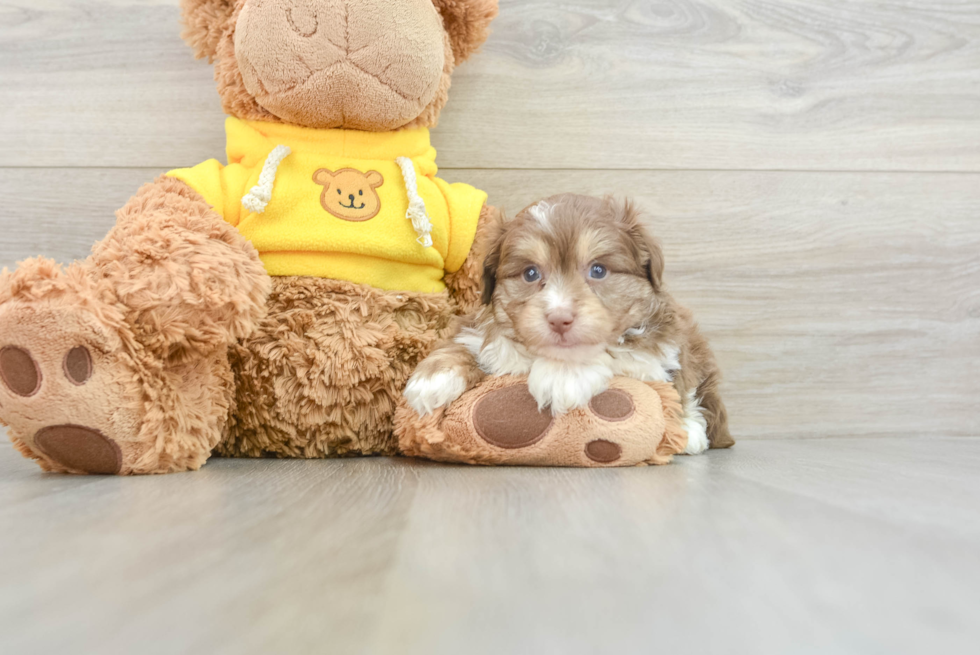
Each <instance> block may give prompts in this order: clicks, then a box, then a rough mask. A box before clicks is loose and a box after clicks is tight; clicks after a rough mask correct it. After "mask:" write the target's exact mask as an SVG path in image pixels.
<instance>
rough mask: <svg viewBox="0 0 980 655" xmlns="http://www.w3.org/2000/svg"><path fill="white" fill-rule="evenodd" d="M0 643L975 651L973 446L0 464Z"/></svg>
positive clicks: (977, 542)
mask: <svg viewBox="0 0 980 655" xmlns="http://www.w3.org/2000/svg"><path fill="white" fill-rule="evenodd" d="M0 530H2V534H3V537H2V539H0V586H2V593H0V652H3V653H11V654H13V653H17V654H22V653H35V652H36V653H69V652H92V653H100V654H106V653H236V654H243V653H305V652H331V653H393V654H394V653H398V654H404V655H408V654H415V653H418V654H419V655H442V654H446V655H456V654H459V653H467V654H473V655H480V654H483V653H486V654H497V653H561V654H563V655H579V654H584V653H651V652H664V653H697V654H701V653H746V654H750V655H768V654H770V653H771V654H773V655H785V654H786V653H821V654H823V653H835V654H836V653H889V654H892V655H895V654H902V653H910V654H921V653H975V652H976V644H977V643H978V640H980V622H978V621H977V617H978V616H980V565H978V564H980V562H978V560H980V440H978V439H972V438H948V439H892V440H889V441H888V442H887V443H886V442H883V441H882V440H880V439H840V440H838V439H828V440H793V441H789V440H787V441H745V442H743V443H741V444H739V445H738V446H737V447H736V448H735V449H733V450H731V451H728V452H716V453H711V454H710V455H708V456H704V457H694V458H685V459H683V460H681V461H679V462H678V463H677V464H675V465H672V466H667V467H660V468H633V469H614V470H608V469H607V470H558V469H486V468H466V467H454V466H444V465H438V464H427V463H423V462H413V461H409V460H398V459H359V460H347V461H277V462H270V461H264V460H263V461H254V460H252V461H249V460H215V461H212V462H211V463H209V464H208V465H207V466H205V467H204V469H203V470H201V471H199V472H197V473H188V474H181V475H172V476H165V477H153V478H137V479H119V478H104V477H65V476H46V475H41V474H39V473H38V472H37V471H36V470H35V469H34V468H32V467H30V466H26V464H25V462H24V461H23V460H21V459H20V458H19V457H18V456H16V455H15V454H14V453H13V452H12V450H11V449H5V450H2V451H0Z"/></svg>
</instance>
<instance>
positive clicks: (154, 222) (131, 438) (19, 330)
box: [0, 178, 267, 474]
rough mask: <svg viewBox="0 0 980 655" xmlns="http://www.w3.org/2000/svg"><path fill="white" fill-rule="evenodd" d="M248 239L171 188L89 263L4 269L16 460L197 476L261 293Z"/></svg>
mask: <svg viewBox="0 0 980 655" xmlns="http://www.w3.org/2000/svg"><path fill="white" fill-rule="evenodd" d="M243 241H244V240H243V239H241V237H240V236H238V235H237V233H234V228H231V227H230V226H227V225H225V224H224V223H223V221H221V219H220V218H219V217H218V216H217V215H216V214H213V212H211V211H210V209H209V207H208V206H207V205H206V204H205V203H204V202H203V199H201V198H200V196H197V194H195V193H194V192H193V191H192V190H191V189H190V188H189V187H186V185H183V183H181V182H178V181H176V180H169V179H166V178H163V179H161V180H158V181H157V182H156V183H154V184H152V185H147V186H146V187H144V188H143V189H141V190H140V192H139V193H138V194H137V195H136V196H135V197H134V198H133V199H132V200H131V201H130V202H129V203H128V204H127V205H126V207H124V208H123V209H122V210H120V212H119V213H118V222H117V225H116V226H115V227H114V228H113V229H112V230H111V231H110V233H109V235H108V236H107V237H106V239H105V240H104V241H102V242H101V243H99V244H96V246H95V247H94V248H93V253H92V255H91V256H90V257H89V258H87V259H86V260H83V261H81V262H76V263H74V264H72V265H71V266H69V267H67V268H62V267H60V266H58V265H56V264H55V263H54V262H51V261H49V260H45V259H32V260H27V261H25V262H23V263H22V264H21V265H20V266H19V267H18V269H17V270H15V271H13V272H7V271H5V272H4V273H3V275H2V277H0V421H2V422H3V423H4V424H6V425H7V426H8V427H9V430H8V432H9V436H10V438H11V440H12V441H13V442H14V445H15V447H16V448H17V450H19V451H20V452H21V453H22V454H23V455H25V456H26V457H29V458H32V459H36V460H37V461H38V463H39V464H40V466H41V467H42V468H43V469H45V470H49V471H59V472H68V473H101V474H135V473H165V472H171V471H181V470H188V469H196V468H198V467H200V466H201V464H203V463H204V461H205V460H206V459H207V457H208V456H209V454H210V451H211V449H212V448H213V447H214V446H215V445H216V443H217V442H218V440H219V439H220V437H221V432H222V428H223V427H224V425H225V423H226V419H227V413H228V408H229V406H230V399H231V392H232V376H231V370H230V366H229V363H228V344H229V343H230V342H231V341H232V340H233V339H234V338H235V337H236V336H237V335H238V333H240V332H241V331H243V330H245V329H250V328H251V326H252V325H253V323H254V321H255V319H256V318H257V316H258V314H259V312H260V309H261V305H262V304H263V303H262V300H263V298H264V293H265V291H264V290H265V288H266V286H267V283H266V282H264V281H263V279H262V276H265V274H264V271H263V270H262V268H261V264H260V263H259V262H258V258H257V256H255V255H254V250H252V249H251V248H250V246H248V247H247V244H246V243H242V242H243ZM212 261H213V263H212ZM265 277H267V276H265ZM250 283H251V285H250ZM239 285H240V286H239Z"/></svg>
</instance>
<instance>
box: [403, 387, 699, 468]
mask: <svg viewBox="0 0 980 655" xmlns="http://www.w3.org/2000/svg"><path fill="white" fill-rule="evenodd" d="M395 423H396V432H397V433H398V435H399V443H400V445H401V448H402V450H403V451H404V452H405V453H406V454H410V455H419V456H423V457H429V458H432V459H438V460H442V461H450V462H465V463H472V464H513V465H523V466H581V467H607V466H636V465H641V464H665V463H667V462H669V461H670V459H671V456H672V455H674V454H676V453H679V452H681V451H682V450H683V448H684V446H685V443H686V435H685V434H684V432H683V430H682V428H681V407H680V403H679V402H678V397H677V393H676V391H674V389H673V387H671V386H670V385H667V384H663V385H657V384H647V383H643V382H639V381H637V380H631V379H626V378H615V379H613V381H612V383H611V385H610V388H609V389H608V390H607V391H605V392H604V393H601V394H599V395H598V396H596V397H595V398H593V399H592V402H591V403H589V406H588V407H584V408H580V409H575V410H573V411H571V412H568V413H567V414H562V415H560V416H553V415H552V414H551V412H550V411H547V410H546V411H544V412H541V411H539V410H538V406H537V402H536V401H535V400H534V397H533V396H532V395H531V392H530V391H529V390H528V387H527V381H526V379H523V378H517V377H510V376H502V377H496V378H490V379H489V380H487V381H485V382H484V383H483V384H481V385H480V386H478V387H477V388H475V389H473V390H471V391H469V392H467V393H466V394H464V395H463V396H462V397H461V398H460V399H459V400H457V401H456V402H454V403H453V404H452V405H451V406H450V407H449V408H448V410H445V411H442V410H440V412H438V413H437V414H435V415H429V416H426V417H419V416H418V415H417V414H415V413H414V412H413V410H411V409H410V408H408V407H407V404H403V406H402V407H400V408H399V411H398V414H397V415H396V419H395Z"/></svg>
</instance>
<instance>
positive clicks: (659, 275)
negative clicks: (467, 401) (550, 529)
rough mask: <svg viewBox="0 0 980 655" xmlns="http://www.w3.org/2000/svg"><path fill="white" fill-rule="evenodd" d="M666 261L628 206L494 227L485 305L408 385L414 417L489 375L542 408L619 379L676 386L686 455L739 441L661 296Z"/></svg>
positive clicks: (563, 201) (582, 204) (688, 325)
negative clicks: (524, 391) (517, 379)
mask: <svg viewBox="0 0 980 655" xmlns="http://www.w3.org/2000/svg"><path fill="white" fill-rule="evenodd" d="M663 272H664V258H663V253H662V251H661V249H660V246H659V244H658V243H657V242H656V241H655V240H654V239H652V238H651V237H650V235H649V234H648V233H647V231H646V230H645V229H644V227H643V225H642V222H641V220H640V216H639V214H638V213H637V211H636V210H635V209H634V207H633V206H632V204H630V203H629V202H628V201H627V202H625V203H618V202H616V201H614V200H612V199H610V198H606V199H598V198H592V197H588V196H580V195H572V194H566V195H560V196H555V197H552V198H549V199H547V200H544V201H541V202H539V203H537V204H535V205H532V206H531V207H528V208H527V209H525V210H524V211H523V212H521V213H520V214H519V215H518V216H517V217H516V218H515V219H514V220H512V221H510V222H508V223H501V224H500V225H498V226H497V233H496V234H495V235H494V238H493V240H492V244H491V246H490V250H489V252H488V255H487V259H486V264H485V272H484V283H485V288H484V298H483V300H484V306H483V308H482V309H481V310H480V311H478V312H477V313H476V314H475V315H473V316H471V317H469V318H467V319H464V321H463V324H462V325H461V327H460V330H459V331H458V333H457V335H456V337H455V338H454V339H453V341H451V342H449V343H447V344H444V345H443V346H441V347H440V348H438V349H436V351H434V352H433V353H432V354H431V355H430V356H429V357H428V358H427V359H426V360H425V361H423V362H422V363H421V364H420V365H419V367H418V369H417V370H416V371H415V374H414V375H413V376H412V377H411V379H410V380H409V382H408V386H407V387H406V389H405V397H406V399H407V401H408V403H409V404H410V405H411V406H412V407H413V408H414V409H415V410H416V411H417V412H418V413H419V414H426V413H430V412H432V411H435V410H436V409H437V408H439V407H444V406H446V405H449V404H450V403H451V402H452V401H453V400H455V399H457V398H459V397H460V396H461V395H462V394H463V393H465V392H466V391H467V390H468V389H470V388H472V387H474V386H476V385H477V384H478V383H479V382H480V381H481V380H482V379H483V377H484V376H485V375H507V374H510V375H527V376H528V387H529V389H530V391H531V394H532V395H533V396H534V398H535V399H536V400H537V401H538V405H539V407H540V408H542V409H544V408H546V407H550V408H551V411H552V412H553V413H554V414H556V415H557V414H561V413H564V412H567V411H569V410H571V409H575V408H577V407H582V406H585V405H587V404H588V403H589V401H590V400H591V399H592V397H593V396H595V395H596V394H598V393H601V392H602V391H604V390H605V389H606V386H607V385H608V383H609V380H610V379H611V378H612V377H614V376H618V375H622V376H627V377H631V378H636V379H639V380H651V381H653V380H656V381H665V382H672V383H673V384H674V386H675V387H676V388H677V391H678V392H679V394H680V396H681V398H682V399H684V410H685V428H686V429H687V432H688V446H687V451H686V452H687V453H689V454H697V453H701V452H704V451H705V450H707V449H708V447H709V446H710V447H714V448H725V447H728V446H731V445H732V444H733V443H734V441H733V440H732V438H731V435H730V434H729V431H728V418H727V414H726V411H725V406H724V404H723V403H722V401H721V398H720V397H719V395H718V382H719V371H718V367H717V365H716V363H715V359H714V356H713V355H712V353H711V350H710V349H709V347H708V343H707V341H706V340H705V338H704V337H703V336H702V335H701V333H700V332H699V331H698V328H697V325H696V324H695V323H694V319H693V317H692V316H691V312H690V311H688V310H687V309H685V308H684V307H681V306H680V305H678V304H677V303H676V302H675V301H674V299H673V298H672V297H671V296H670V294H668V293H667V292H666V291H665V290H664V288H663Z"/></svg>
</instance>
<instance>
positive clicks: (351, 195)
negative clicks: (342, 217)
mask: <svg viewBox="0 0 980 655" xmlns="http://www.w3.org/2000/svg"><path fill="white" fill-rule="evenodd" d="M347 197H348V198H350V201H351V202H354V194H353V193H352V194H350V195H349V196H347Z"/></svg>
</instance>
